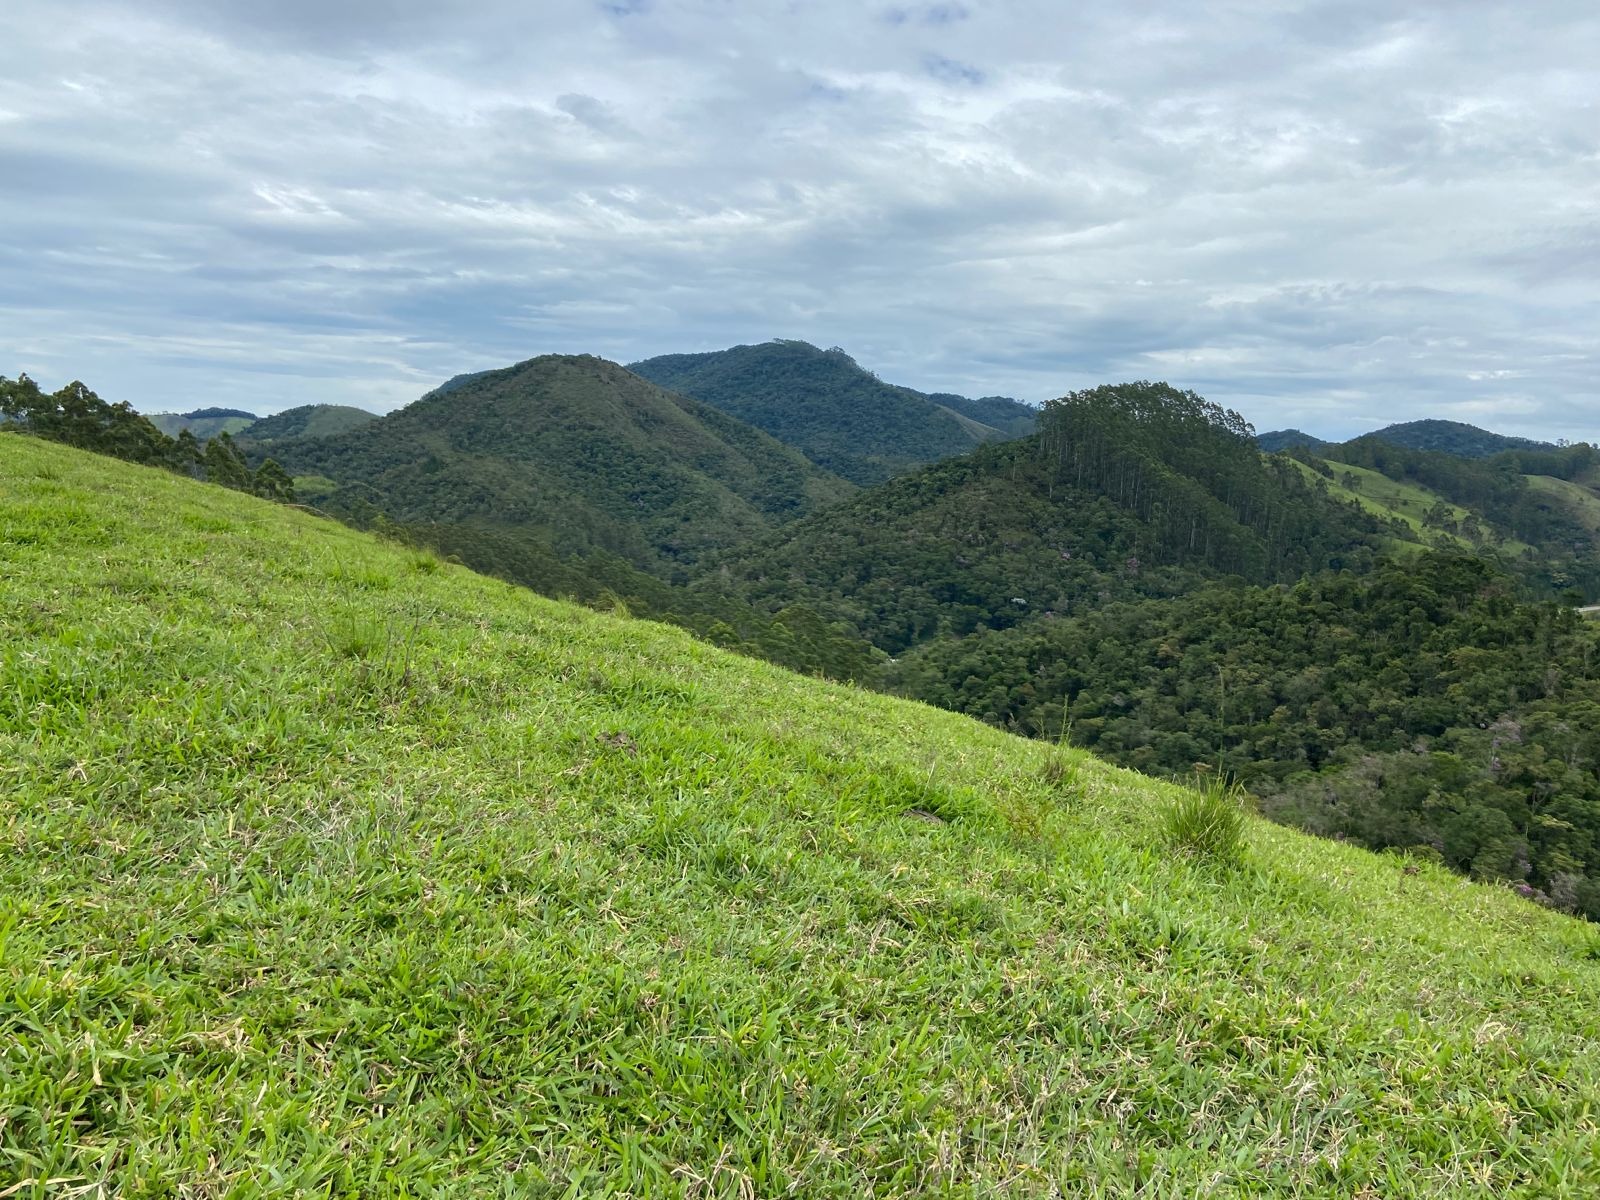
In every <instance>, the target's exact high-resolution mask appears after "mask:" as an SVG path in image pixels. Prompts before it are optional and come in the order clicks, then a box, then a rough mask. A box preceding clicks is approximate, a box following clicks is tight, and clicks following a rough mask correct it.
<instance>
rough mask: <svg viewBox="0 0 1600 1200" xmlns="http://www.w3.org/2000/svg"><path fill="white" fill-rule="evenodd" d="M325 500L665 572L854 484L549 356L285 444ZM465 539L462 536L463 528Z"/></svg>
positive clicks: (348, 510) (684, 406)
mask: <svg viewBox="0 0 1600 1200" xmlns="http://www.w3.org/2000/svg"><path fill="white" fill-rule="evenodd" d="M272 453H273V454H274V455H275V456H276V457H278V458H279V459H280V460H281V461H282V462H283V463H284V464H285V465H286V466H287V467H288V468H289V469H290V471H291V472H292V473H294V474H296V475H302V474H304V475H319V476H325V477H327V478H329V479H332V480H335V481H337V482H338V483H339V484H340V485H342V486H341V488H340V490H339V491H337V492H336V493H334V494H332V495H330V496H327V497H326V498H324V499H323V500H322V501H321V504H322V506H323V507H325V508H327V509H328V510H329V511H332V512H335V513H339V514H341V515H344V516H349V517H353V518H355V519H358V520H361V519H368V518H369V516H371V515H373V514H378V513H381V514H382V515H384V516H385V517H386V518H387V519H388V520H390V521H392V522H395V523H398V524H401V525H408V526H416V525H423V524H426V525H428V526H430V527H433V528H434V529H435V531H436V532H437V533H438V534H439V536H440V538H441V539H442V540H444V541H445V542H447V543H448V546H449V548H450V549H451V550H452V551H455V549H456V546H457V543H458V542H460V541H462V540H470V539H475V538H480V537H483V536H497V537H500V538H502V539H508V538H509V539H514V540H517V541H519V542H524V543H527V544H528V545H529V546H530V547H532V549H530V551H529V552H530V553H534V552H541V553H546V554H553V555H555V556H556V557H557V558H566V557H568V556H572V555H593V554H604V555H609V556H611V557H614V558H616V559H620V560H622V561H624V562H626V563H628V564H629V565H631V566H632V567H633V568H635V569H637V570H639V571H643V572H647V573H656V574H661V575H669V574H671V573H672V571H673V570H674V569H681V568H682V567H684V566H685V565H687V564H690V563H693V562H695V561H696V560H697V559H699V558H701V557H702V556H704V555H705V553H706V552H707V551H710V550H713V549H716V548H718V547H724V546H730V545H734V544H737V543H738V542H741V541H744V540H747V539H749V538H751V537H753V536H755V535H756V534H758V533H763V532H765V531H767V530H769V529H771V528H773V527H775V526H776V525H778V524H781V523H782V522H785V521H788V520H792V519H794V518H796V517H801V516H804V515H806V514H807V513H810V512H813V511H815V510H817V509H819V508H821V507H823V506H824V505H826V504H827V503H829V502H830V501H833V500H837V499H839V498H840V497H842V496H844V495H846V494H847V493H848V492H850V491H851V490H853V489H852V488H851V486H850V485H849V484H848V483H846V482H845V481H843V480H841V479H838V478H837V477H835V476H831V475H828V474H827V473H826V472H824V471H821V470H819V469H818V468H816V467H815V466H813V465H812V464H811V463H809V462H807V461H806V460H805V459H804V458H803V457H802V456H801V455H799V454H798V453H796V452H795V451H793V450H790V449H788V448H786V447H784V446H782V445H779V444H778V443H777V442H776V441H774V440H773V439H772V438H770V437H768V436H767V435H766V434H764V433H761V432H760V431H759V430H757V429H753V428H751V427H750V426H748V425H745V424H742V423H741V422H738V421H735V420H732V419H730V418H729V417H727V416H726V415H725V414H723V413H721V412H719V411H718V410H717V409H715V408H712V407H710V406H709V405H705V404H701V403H699V402H698V401H695V400H690V399H687V398H685V397H682V396H676V395H673V394H671V393H669V392H666V391H664V390H662V389H661V388H658V387H656V386H655V385H653V384H650V383H647V382H646V381H645V380H643V379H640V378H639V377H638V376H636V375H632V374H629V373H628V372H627V371H625V370H623V368H621V367H619V366H617V365H616V364H614V363H608V362H606V361H604V360H603V359H598V358H590V357H571V356H559V355H547V356H545V357H543V358H535V359H530V360H529V361H528V362H525V363H520V364H518V365H517V366H514V367H509V368H507V369H505V370H503V371H489V372H484V373H482V374H479V375H475V376H471V377H467V378H466V379H465V380H464V381H462V382H461V383H460V384H459V386H457V387H454V388H452V389H450V390H448V391H436V392H433V393H431V394H429V395H428V396H425V397H423V398H422V399H421V400H418V401H417V402H416V403H415V404H412V405H409V406H408V407H406V408H404V409H401V410H400V411H399V412H395V413H391V414H389V415H388V416H386V417H382V418H379V419H378V420H376V421H371V422H368V423H366V424H363V425H361V426H360V427H358V428H355V429H351V430H348V431H346V432H344V433H340V434H335V435H333V436H331V437H307V438H297V439H290V440H287V441H277V442H274V443H273V444H272ZM457 531H459V533H458V532H457Z"/></svg>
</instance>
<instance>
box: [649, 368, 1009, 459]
mask: <svg viewBox="0 0 1600 1200" xmlns="http://www.w3.org/2000/svg"><path fill="white" fill-rule="evenodd" d="M628 369H629V370H631V371H633V372H634V373H635V374H637V375H641V376H643V377H644V378H646V379H649V380H651V381H652V382H654V383H658V384H660V385H661V386H662V387H665V388H671V389H672V390H673V391H675V392H681V393H683V394H684V395H687V396H693V397H694V398H695V399H696V400H701V401H704V402H705V403H707V404H710V405H712V406H713V407H715V408H718V409H720V410H722V411H723V412H726V413H728V414H729V415H731V416H734V417H737V418H738V419H739V420H741V421H747V422H749V423H750V424H751V425H754V426H756V427H757V428H758V429H763V430H765V431H766V432H767V433H769V434H771V435H772V436H773V437H775V438H777V439H778V440H779V441H781V442H783V443H784V444H785V445H788V446H793V447H795V448H796V449H798V450H800V451H801V453H803V454H804V455H805V456H806V457H807V458H809V459H810V460H811V461H812V462H814V463H816V464H817V465H818V466H821V467H823V468H825V469H826V470H828V471H831V472H833V473H834V474H836V475H841V476H843V477H844V478H846V479H848V480H850V481H851V482H853V483H858V484H862V485H864V486H870V485H871V484H875V483H882V482H883V481H884V480H886V479H889V478H890V477H892V476H894V475H897V474H900V473H901V472H903V471H907V470H910V469H912V468H915V467H919V466H924V465H926V464H928V463H932V462H937V461H939V460H940V459H945V458H949V457H951V456H952V455H956V454H964V453H966V452H967V451H969V450H971V449H973V448H974V447H975V446H978V445H981V444H982V443H984V442H987V441H996V440H1000V439H1003V438H1007V437H1017V436H1020V435H1022V434H1025V433H1030V432H1032V430H1033V426H1034V420H1035V418H1036V416H1037V414H1036V412H1035V411H1034V410H1033V409H1032V408H1030V407H1029V406H1028V405H1026V404H1023V403H1021V402H1020V401H1017V400H1011V399H1007V398H1006V397H1003V396H989V397H985V398H984V399H981V400H968V399H967V398H966V397H964V396H953V395H947V394H942V393H941V394H938V395H929V394H925V393H923V392H918V391H914V390H913V389H911V388H907V387H898V386H896V385H894V384H890V383H885V382H883V381H882V380H881V379H879V378H878V377H877V376H876V375H874V374H872V372H870V371H867V370H864V369H863V368H862V367H861V366H860V365H859V364H857V362H856V361H855V359H853V358H851V357H850V356H849V355H848V354H846V353H845V352H844V351H843V350H840V349H838V348H837V347H836V348H834V349H832V350H819V349H818V348H817V347H815V346H812V345H809V344H807V343H805V342H796V341H775V342H765V343H763V344H761V345H757V346H735V347H733V348H732V349H730V350H718V351H714V352H712V353H708V354H668V355H663V356H662V357H660V358H651V359H646V360H645V361H644V362H636V363H633V364H631V365H630V366H629V368H628Z"/></svg>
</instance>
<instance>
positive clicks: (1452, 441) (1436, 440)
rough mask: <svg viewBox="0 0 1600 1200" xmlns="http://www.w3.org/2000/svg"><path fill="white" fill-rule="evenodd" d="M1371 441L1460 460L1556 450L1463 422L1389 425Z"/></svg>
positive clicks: (1377, 432)
mask: <svg viewBox="0 0 1600 1200" xmlns="http://www.w3.org/2000/svg"><path fill="white" fill-rule="evenodd" d="M1366 436H1367V437H1375V438H1380V439H1382V440H1383V441H1386V442H1389V443H1391V444H1392V445H1396V446H1404V447H1405V448H1406V449H1408V450H1434V451H1437V452H1439V453H1441V454H1454V455H1456V456H1458V457H1460V458H1489V457H1490V456H1492V455H1495V454H1500V453H1502V452H1504V451H1506V450H1554V449H1555V448H1556V447H1555V446H1554V445H1552V444H1551V443H1549V442H1536V441H1533V440H1532V439H1531V438H1521V437H1510V436H1508V435H1506V434H1503V433H1491V432H1490V431H1489V430H1487V429H1479V428H1478V427H1477V426H1476V425H1466V424H1463V423H1462V422H1460V421H1406V422H1404V423H1402V424H1399V425H1385V426H1384V427H1383V428H1382V429H1377V430H1374V431H1373V432H1372V433H1370V434H1367V435H1366Z"/></svg>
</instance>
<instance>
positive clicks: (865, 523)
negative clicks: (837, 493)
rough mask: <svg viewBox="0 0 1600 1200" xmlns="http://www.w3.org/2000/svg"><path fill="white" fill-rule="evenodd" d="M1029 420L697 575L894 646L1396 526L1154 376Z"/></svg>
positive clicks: (708, 585) (1288, 562) (1361, 557)
mask: <svg viewBox="0 0 1600 1200" xmlns="http://www.w3.org/2000/svg"><path fill="white" fill-rule="evenodd" d="M1040 423H1041V431H1040V432H1039V433H1038V434H1034V435H1031V436H1029V437H1027V438H1022V439H1019V440H1015V441H1010V442H1005V443H1002V444H999V445H994V446H986V447H983V448H982V449H980V450H979V451H977V452H975V453H973V454H971V455H968V456H965V457H963V458H958V459H953V460H951V461H949V462H945V463H940V464H938V465H936V466H933V467H927V468H924V469H923V470H921V471H917V472H914V473H912V474H910V475H906V476H903V477H901V478H899V479H895V480H891V481H890V482H889V483H887V484H884V485H881V486H879V487H877V488H874V489H872V490H871V491H868V492H865V493H863V494H862V495H860V496H858V497H856V498H855V499H853V500H852V501H850V502H849V503H847V504H844V505H842V506H840V507H838V508H835V509H831V510H829V511H826V512H823V513H820V514H818V515H816V516H814V517H811V518H809V519H807V520H805V521H801V522H798V523H797V524H796V525H794V526H792V527H790V528H788V529H786V530H784V531H783V534H782V535H781V537H770V538H768V539H766V540H765V541H762V542H760V543H757V544H755V545H753V546H750V547H747V548H745V549H742V550H735V551H732V552H730V553H728V554H725V555H723V556H722V557H721V558H720V559H718V560H717V562H716V563H715V564H713V566H714V569H713V570H711V571H709V573H706V574H705V575H704V577H703V578H702V579H701V580H700V581H699V582H698V583H697V585H696V586H697V587H699V588H704V589H709V590H720V591H724V592H728V593H731V594H734V595H738V596H741V597H744V598H746V599H749V600H750V601H752V602H753V603H755V604H757V605H766V606H776V605H779V604H784V603H794V602H796V601H798V602H800V603H804V604H806V605H807V606H809V607H811V608H813V609H815V610H816V611H818V612H819V613H821V614H822V615H823V616H824V617H826V618H828V619H830V620H841V621H845V622H848V623H849V624H850V625H851V626H852V627H853V628H855V629H856V630H858V631H859V632H860V633H861V635H862V636H864V637H866V638H867V639H869V640H870V641H872V642H873V644H875V645H876V646H878V647H880V648H881V649H882V650H884V651H886V652H887V653H889V654H899V653H901V652H903V651H904V650H906V649H907V648H908V647H910V646H913V645H916V644H918V643H919V642H922V641H925V640H927V639H930V638H933V637H936V636H957V637H959V636H961V635H963V634H966V633H970V632H971V631H973V630H974V629H976V628H978V627H979V626H984V627H987V628H999V627H1005V626H1010V625H1015V624H1018V623H1021V622H1023V621H1025V620H1027V619H1028V618H1029V617H1031V616H1033V615H1034V614H1039V613H1045V612H1049V613H1053V614H1057V615H1060V614H1065V613H1070V612H1076V611H1079V610H1080V609H1083V608H1088V607H1096V606H1099V605H1102V604H1105V603H1107V602H1108V601H1110V600H1113V599H1122V598H1128V597H1140V596H1172V595H1179V594H1181V593H1183V592H1186V591H1189V590H1191V589H1192V588H1193V587H1195V586H1196V584H1197V583H1198V582H1199V581H1201V580H1203V579H1208V578H1220V577H1223V576H1238V577H1240V578H1242V579H1246V580H1252V581H1256V582H1267V581H1291V580H1294V579H1297V578H1299V577H1300V576H1301V575H1302V574H1304V573H1306V572H1308V571H1315V570H1320V569H1322V568H1324V567H1328V566H1335V567H1338V566H1353V565H1363V564H1366V563H1368V562H1370V561H1371V560H1372V558H1373V557H1374V555H1375V553H1376V552H1377V550H1378V549H1380V548H1381V547H1382V546H1383V545H1384V544H1385V542H1386V541H1387V540H1389V539H1390V538H1392V537H1393V536H1395V534H1396V531H1395V530H1393V529H1392V528H1391V527H1390V526H1389V525H1388V524H1387V523H1385V522H1382V521H1380V520H1378V519H1377V518H1374V517H1372V516H1370V515H1368V514H1367V513H1365V512H1363V511H1362V510H1360V509H1359V508H1358V507H1357V506H1355V505H1353V504H1341V503H1339V502H1337V501H1335V500H1333V499H1331V498H1329V497H1328V496H1326V495H1325V494H1322V493H1319V492H1318V490H1317V489H1316V488H1315V487H1313V486H1312V485H1311V484H1309V483H1308V482H1307V481H1306V479H1305V477H1304V476H1303V475H1302V474H1301V472H1300V471H1299V470H1298V469H1297V468H1296V466H1295V465H1294V464H1293V463H1290V462H1289V461H1287V460H1284V459H1266V458H1263V457H1262V456H1261V455H1260V454H1259V453H1258V452H1257V451H1256V449H1255V447H1254V446H1253V444H1252V443H1251V440H1250V436H1249V431H1248V426H1246V425H1245V424H1244V423H1243V421H1242V419H1240V418H1239V417H1238V415H1237V414H1236V413H1229V412H1225V411H1224V410H1222V409H1221V408H1219V407H1217V406H1216V405H1212V404H1208V403H1207V402H1205V401H1203V400H1201V399H1200V398H1199V397H1198V396H1195V395H1194V394H1193V393H1190V392H1180V391H1178V390H1177V389H1175V388H1172V387H1169V386H1168V385H1166V384H1151V383H1138V384H1128V385H1122V386H1115V387H1102V388H1096V389H1093V390H1091V391H1085V392H1079V393H1075V394H1074V395H1072V396H1069V397H1066V398H1064V399H1062V400H1059V401H1054V402H1052V403H1051V404H1048V405H1046V406H1045V409H1044V412H1043V414H1042V416H1041V418H1040Z"/></svg>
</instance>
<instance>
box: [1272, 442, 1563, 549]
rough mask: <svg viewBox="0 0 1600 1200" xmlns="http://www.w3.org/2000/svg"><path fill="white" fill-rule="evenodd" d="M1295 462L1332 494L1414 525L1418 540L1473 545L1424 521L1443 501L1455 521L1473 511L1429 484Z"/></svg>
mask: <svg viewBox="0 0 1600 1200" xmlns="http://www.w3.org/2000/svg"><path fill="white" fill-rule="evenodd" d="M1295 465H1296V466H1297V467H1298V468H1299V469H1300V472H1301V473H1302V474H1303V475H1304V476H1305V477H1306V478H1307V479H1308V480H1309V479H1323V482H1325V483H1326V484H1327V486H1328V492H1329V494H1330V495H1332V496H1334V497H1335V498H1337V499H1339V500H1345V501H1352V500H1353V501H1355V503H1357V504H1359V505H1360V506H1361V507H1362V508H1364V509H1366V510H1367V511H1368V512H1370V513H1372V514H1373V515H1375V516H1379V517H1384V518H1393V519H1398V520H1400V521H1401V522H1403V523H1404V524H1405V525H1406V526H1407V527H1408V528H1409V529H1410V531H1411V533H1412V535H1413V537H1414V538H1415V539H1416V541H1415V544H1419V545H1424V546H1435V547H1439V548H1441V549H1452V548H1454V549H1463V548H1468V547H1471V546H1472V545H1473V543H1472V542H1471V540H1470V539H1468V538H1465V537H1462V536H1461V535H1459V534H1456V533H1452V532H1450V531H1449V530H1446V529H1439V528H1436V527H1430V526H1427V525H1424V524H1423V517H1425V516H1426V515H1427V514H1428V513H1429V512H1430V511H1431V510H1432V509H1433V508H1434V507H1435V506H1436V505H1439V504H1443V505H1444V507H1445V510H1446V511H1447V512H1448V513H1449V516H1450V520H1451V521H1454V522H1459V521H1461V520H1462V519H1463V518H1465V517H1467V516H1468V515H1469V514H1470V510H1468V509H1465V508H1462V507H1461V506H1460V505H1459V504H1452V503H1451V502H1450V501H1448V500H1446V499H1445V498H1444V497H1443V496H1441V495H1439V493H1437V492H1435V491H1433V490H1431V489H1429V488H1425V487H1423V486H1421V485H1420V484H1414V483H1403V482H1401V481H1399V480H1395V479H1390V478H1389V477H1388V476H1387V475H1385V474H1383V473H1382V472H1381V471H1373V470H1369V469H1368V468H1366V467H1354V466H1350V465H1348V464H1346V463H1340V462H1329V463H1328V464H1327V465H1328V466H1329V467H1331V468H1332V469H1333V478H1332V479H1327V478H1325V477H1324V476H1320V475H1318V474H1317V473H1316V472H1315V471H1313V470H1312V469H1311V468H1310V467H1308V466H1306V465H1305V464H1304V463H1302V462H1298V461H1296V462H1295ZM1352 485H1353V486H1352ZM1406 544H1407V543H1404V542H1396V543H1394V547H1395V548H1401V547H1404V546H1405V545H1406ZM1494 544H1495V547H1496V548H1497V549H1499V550H1501V551H1502V552H1504V553H1506V554H1521V553H1523V552H1524V551H1526V550H1530V549H1532V547H1531V546H1529V545H1528V543H1526V542H1523V541H1519V540H1518V539H1516V538H1511V537H1503V536H1502V537H1501V538H1499V539H1498V540H1496V541H1495V543H1494Z"/></svg>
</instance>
